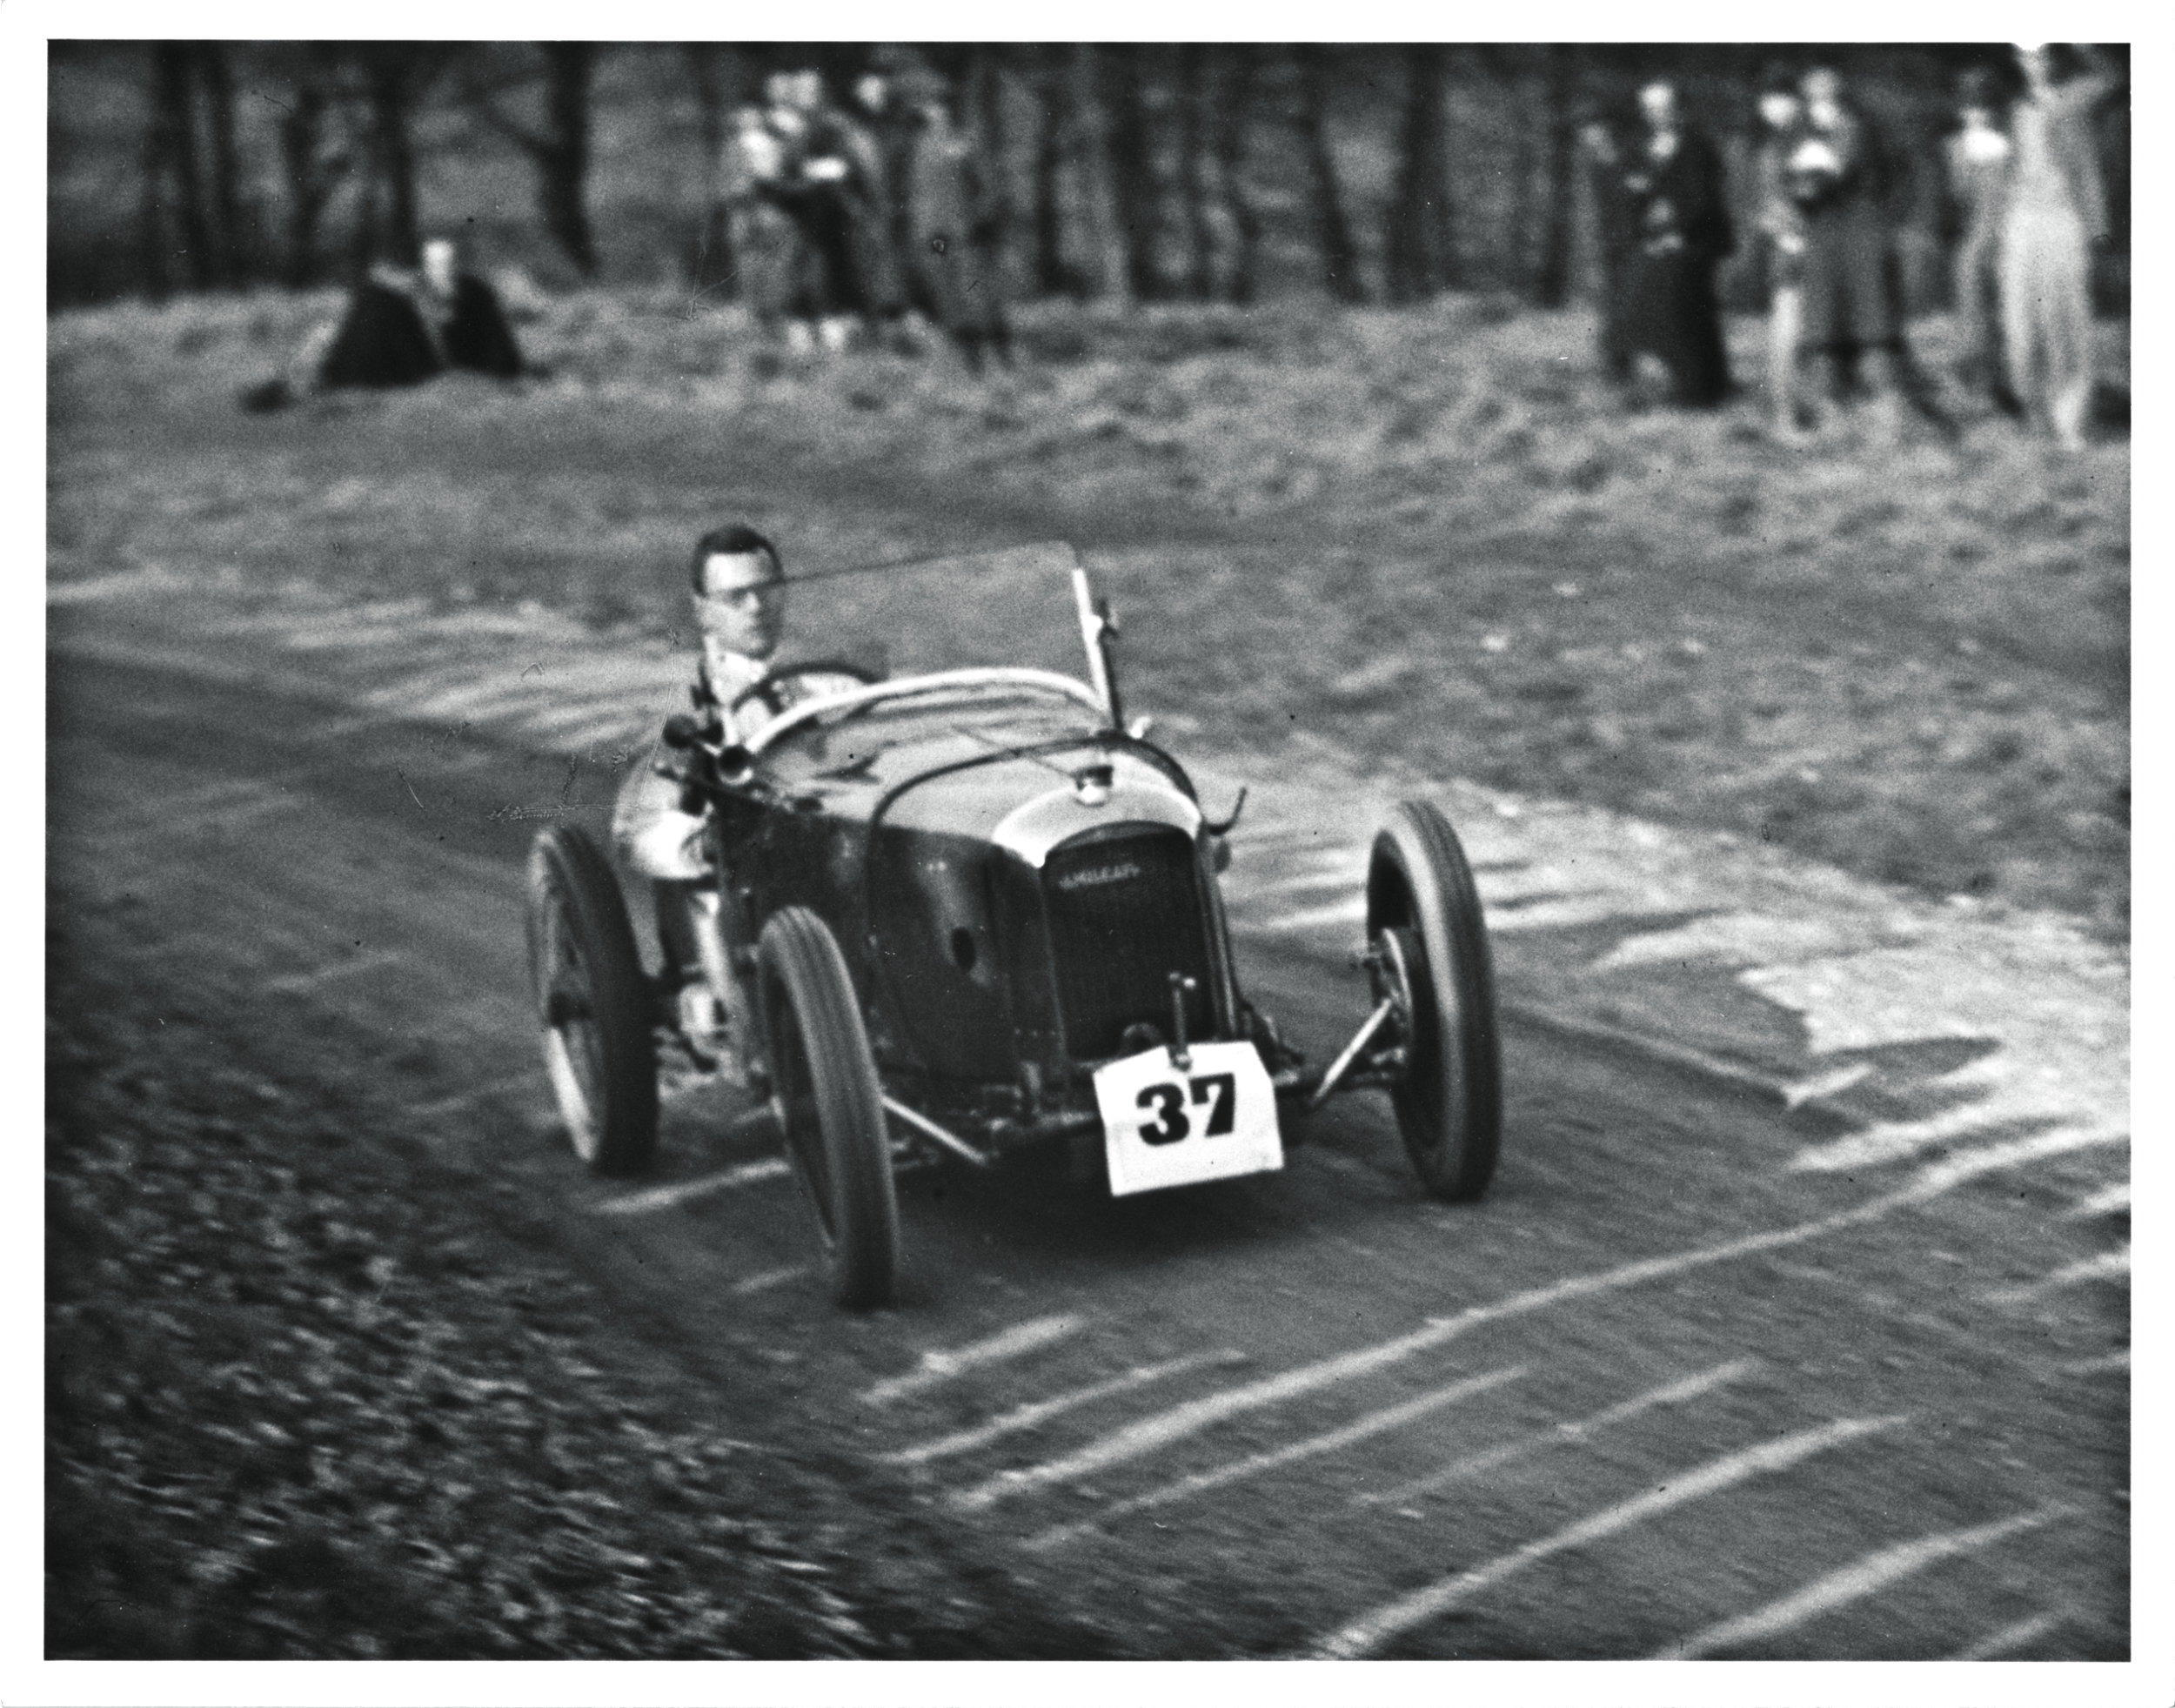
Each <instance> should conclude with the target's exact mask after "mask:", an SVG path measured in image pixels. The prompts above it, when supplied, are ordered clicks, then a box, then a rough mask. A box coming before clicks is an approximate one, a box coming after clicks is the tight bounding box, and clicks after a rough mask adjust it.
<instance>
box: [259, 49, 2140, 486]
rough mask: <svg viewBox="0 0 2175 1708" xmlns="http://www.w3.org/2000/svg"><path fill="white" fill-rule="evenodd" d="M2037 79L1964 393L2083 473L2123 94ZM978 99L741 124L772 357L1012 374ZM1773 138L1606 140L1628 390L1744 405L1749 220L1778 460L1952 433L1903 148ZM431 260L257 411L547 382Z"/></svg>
mask: <svg viewBox="0 0 2175 1708" xmlns="http://www.w3.org/2000/svg"><path fill="white" fill-rule="evenodd" d="M2013 57H2014V66H2015V75H2014V76H2013V77H2011V78H2007V79H2004V78H2002V77H1998V76H1997V75H1995V72H1994V70H1993V68H1992V66H1991V64H1980V65H1977V66H1974V67H1973V68H1971V70H1968V71H1967V72H1966V73H1965V74H1964V77H1962V79H1961V81H1960V83H1959V84H1958V89H1957V106H1956V117H1955V124H1954V127H1953V130H1952V131H1951V134H1950V135H1949V136H1948V137H1946V140H1945V144H1944V164H1945V167H1946V178H1947V183H1946V185H1945V193H1946V195H1947V197H1948V198H1949V200H1950V202H1951V205H1952V206H1953V207H1954V208H1955V209H1956V210H1957V211H1958V224H1959V226H1960V232H1959V241H1958V244H1957V245H1956V248H1955V251H1954V257H1955V258H1954V276H1953V278H1952V280H1951V285H1952V298H1953V303H1954V306H1955V310H1956V325H1957V327H1958V346H1957V350H1956V354H1955V361H1954V364H1953V373H1952V374H1951V380H1952V381H1953V383H1954V385H1956V386H1958V387H1960V388H1962V391H1963V392H1964V395H1965V396H1967V397H1971V396H1976V397H1978V398H1981V399H1984V400H1985V402H1986V403H1987V404H1988V405H1991V406H1992V407H1994V408H1998V409H1999V410H2001V411H2003V412H2005V413H2008V414H2010V415H2011V416H2014V417H2016V418H2018V419H2021V420H2027V421H2030V422H2031V423H2034V424H2036V425H2040V426H2042V427H2044V428H2045V430H2047V431H2049V432H2051V434H2052V435H2053V437H2054V438H2055V439H2058V441H2059V442H2060V443H2061V444H2062V445H2065V446H2070V447H2074V446H2076V445H2079V444H2081V443H2082V442H2083V439H2084V434H2085V424H2086V419H2087V416H2088V414H2089V412H2090V410H2091V402H2092V392H2093V383H2094V375H2093V365H2092V324H2091V248H2092V245H2093V244H2094V243H2095V242H2097V241H2098V240H2099V239H2100V238H2104V237H2105V235H2106V232H2107V229H2108V210H2107V204H2106V197H2105V190H2104V187H2103V185H2102V184H2101V181H2100V173H2099V166H2098V157H2097V152H2096V148H2095V143H2094V137H2093V135H2092V129H2091V126H2092V122H2093V114H2094V110H2095V108H2096V107H2097V106H2098V104H2099V103H2100V102H2101V101H2102V100H2103V99H2104V98H2105V97H2106V96H2107V95H2108V94H2109V93H2110V92H2111V90H2113V89H2114V87H2115V86H2116V84H2117V82H2118V78H2117V76H2116V74H2115V72H2114V71H2113V70H2111V68H2110V67H2109V66H2108V65H2107V64H2105V63H2104V62H2103V60H2102V59H2101V57H2099V56H2098V54H2097V52H2096V51H2094V50H2089V49H2080V50H2074V51H2073V53H2072V54H2071V56H2070V58H2069V61H2068V63H2067V67H2066V69H2067V71H2068V75H2066V76H2064V75H2060V74H2059V68H2058V60H2057V57H2056V50H2053V49H2051V48H2048V47H2045V46H2039V45H2021V46H2018V48H2016V49H2015V50H2014V56H2013ZM954 98H955V92H954V90H952V89H951V87H950V86H949V85H948V84H947V82H946V81H945V80H944V79H943V78H942V77H940V76H938V75H937V74H936V73H935V72H934V70H931V69H930V68H929V66H928V65H927V64H926V63H925V62H924V61H922V60H921V59H920V58H919V57H915V56H914V54H913V53H912V52H911V51H905V52H900V53H897V54H895V55H894V56H893V57H878V58H877V59H875V60H874V61H873V62H872V63H871V64H870V66H869V68H868V69H867V70H866V71H865V72H864V73H863V74H862V75H860V77H858V78H857V79H856V80H855V81H854V82H853V85H852V88H851V90H850V94H849V96H848V98H847V99H846V100H844V101H840V100H838V99H836V98H835V97H833V93H832V90H831V89H830V87H829V85H828V84H827V83H826V81H825V79H824V77H823V76H822V74H821V73H820V72H819V71H817V70H813V69H794V70H778V71H775V72H773V73H772V74H771V75H770V76H769V77H767V78H766V81H765V83H764V85H763V90H762V99H761V100H760V102H756V103H752V104H748V105H746V106H744V107H742V108H740V110H739V111H737V112H736V113H735V114H734V115H733V120H732V123H731V125H730V127H729V134H728V137H727V138H726V143H725V148H724V154H725V158H724V161H723V163H722V164H723V171H722V172H721V174H720V181H721V191H720V194H721V200H722V211H723V213H724V219H723V222H722V224H723V231H724V236H725V240H726V246H727V251H728V252H727V254H726V256H725V257H723V258H721V260H722V263H723V266H724V268H725V269H726V270H729V272H730V275H731V278H732V280H733V289H734V291H735V292H736V293H737V294H738V295H739V296H740V298H741V299H742V300H743V301H744V302H745V303H746V305H747V306H748V308H749V310H750V311H751V312H752V314H753V317H754V319H755V321H756V323H757V325H758V326H759V327H760V329H761V330H762V331H763V332H764V333H765V334H766V336H768V337H770V338H774V339H776V340H777V341H778V343H779V344H780V345H782V346H783V347H784V348H785V349H786V350H787V351H788V352H793V353H794V354H796V355H804V356H811V357H813V356H815V355H818V354H820V353H822V352H835V351H841V350H845V349H847V348H848V347H851V346H853V345H857V344H868V343H873V344H881V345H887V346H889V347H892V348H893V349H899V350H902V351H907V352H913V351H918V350H920V349H921V348H923V347H924V346H925V345H927V343H928V342H929V341H930V339H931V337H932V335H933V334H936V335H940V336H941V337H942V338H946V339H947V340H948V341H949V342H950V343H951V344H952V345H953V346H954V347H955V348H956V349H957V350H958V352H960V355H961V356H962V357H963V358H965V360H966V361H967V364H968V365H970V366H971V367H972V368H974V370H975V371H976V372H980V370H981V369H982V367H983V366H984V365H985V363H986V362H987V361H988V360H990V359H992V358H994V359H995V360H997V361H999V362H1001V363H1005V364H1007V365H1008V364H1009V363H1010V361H1011V338H1010V332H1009V328H1008V323H1007V316H1006V310H1005V304H1004V299H1003V268H1002V265H1001V258H1000V256H999V254H998V252H997V244H996V224H997V222H996V217H995V208H994V203H993V199H992V198H991V197H990V196H989V195H988V193H987V186H986V185H985V184H984V183H983V182H982V180H981V171H980V150H979V148H978V147H977V146H976V144H975V142H974V138H973V137H971V136H970V135H968V134H967V132H966V131H964V130H963V129H962V128H961V126H960V124H959V122H958V120H957V118H956V117H954V107H953V102H954ZM1757 126H1758V137H1759V140H1758V143H1757V149H1756V151H1754V153H1753V155H1752V156H1751V158H1750V173H1751V177H1752V179H1753V182H1751V183H1750V184H1744V185H1741V186H1739V188H1740V191H1744V192H1749V193H1747V194H1741V195H1740V196H1738V197H1736V198H1733V197H1732V195H1731V194H1730V182H1729V178H1730V174H1729V172H1728V171H1726V170H1725V163H1724V158H1723V154H1722V152H1721V151H1720V150H1718V149H1717V146H1716V144H1715V143H1714V141H1713V140H1712V138H1711V137H1709V136H1708V135H1707V133H1706V132H1705V131H1703V129H1702V128H1701V126H1700V125H1699V124H1697V122H1695V121H1694V120H1693V119H1692V118H1690V117H1689V116H1688V115H1687V113H1686V111H1685V110H1684V106H1683V102H1682V100H1681V98H1680V94H1679V90H1678V89H1677V87H1676V84H1674V83H1673V82H1672V81H1671V80H1670V79H1668V78H1666V77H1661V78H1655V79H1652V80H1650V81H1649V82H1648V83H1647V84H1645V85H1644V86H1643V87H1642V88H1640V89H1639V90H1638V91H1637V97H1636V104H1635V105H1633V106H1631V107H1629V108H1627V110H1626V111H1623V112H1622V113H1607V112H1604V113H1601V114H1597V115H1596V116H1595V117H1593V118H1592V120H1591V122H1589V124H1587V125H1586V126H1585V128H1584V131H1583V148H1584V151H1585V157H1586V160H1587V164H1588V166H1589V171H1590V175H1591V176H1590V184H1591V187H1592V190H1593V198H1592V201H1593V208H1594V212H1595V218H1596V237H1597V239H1598V242H1597V245H1596V248H1597V252H1598V255H1599V258H1600V260H1601V264H1602V267H1601V271H1602V273H1603V278H1602V281H1601V284H1602V298H1603V313H1602V317H1601V320H1602V337H1601V343H1602V358H1603V365H1604V366H1605V367H1606V369H1607V371H1608V372H1609V373H1610V376H1611V377H1612V378H1616V379H1617V380H1619V381H1623V382H1627V383H1628V382H1631V381H1633V380H1634V379H1635V378H1638V376H1639V374H1640V372H1641V370H1642V369H1643V368H1644V369H1648V370H1654V371H1658V372H1659V373H1660V374H1661V375H1663V376H1664V377H1665V378H1666V382H1667V384H1668V385H1669V388H1670V394H1671V395H1672V396H1673V397H1674V399H1676V401H1677V402H1680V403H1683V404H1685V405H1694V406H1711V405H1717V404H1719V403H1721V402H1722V401H1723V399H1726V398H1727V397H1729V396H1730V394H1731V392H1732V390H1733V387H1732V384H1731V378H1730V361H1729V356H1728V352H1727V347H1726V345H1725V343H1724V340H1723V328H1722V310H1721V301H1720V298H1719V295H1718V293H1717V282H1716V276H1717V268H1718V267H1719V266H1720V265H1721V263H1722V262H1723V259H1724V258H1726V257H1728V256H1729V255H1730V254H1731V253H1732V252H1733V251H1735V250H1736V248H1737V231H1736V229H1735V227H1736V224H1737V222H1736V221H1733V219H1732V215H1731V209H1732V207H1733V206H1737V207H1743V206H1747V205H1749V206H1750V207H1751V208H1752V209H1753V210H1754V212H1753V218H1752V224H1753V227H1754V229H1753V231H1752V233H1751V234H1750V235H1751V237H1752V238H1753V240H1754V249H1755V256H1754V258H1755V259H1756V261H1757V267H1758V274H1759V277H1760V278H1761V279H1762V280H1763V284H1764V287H1765V294H1766V299H1767V305H1768V310H1769V323H1770V331H1769V360H1768V364H1767V372H1766V377H1765V386H1764V390H1765V393H1766V405H1767V410H1768V413H1769V415H1770V420H1771V423H1772V426H1773V431H1774V432H1775V434H1776V435H1777V437H1778V438H1780V439H1784V440H1789V441H1792V442H1795V441H1797V440H1800V439H1804V437H1805V436H1806V434H1807V432H1808V431H1809V430H1811V429H1814V428H1817V426H1818V425H1821V423H1822V422H1823V421H1824V420H1825V419H1828V418H1829V416H1830V413H1831V412H1832V411H1833V410H1834V409H1835V407H1836V406H1837V404H1838V402H1840V401H1841V400H1843V399H1853V400H1855V404H1856V406H1857V407H1858V408H1860V409H1862V410H1863V412H1864V414H1865V415H1866V417H1867V418H1868V419H1869V421H1870V423H1871V430H1872V432H1874V434H1875V436H1876V437H1877V438H1880V439H1894V438H1895V437H1896V436H1897V434H1898V433H1899V432H1901V430H1902V425H1903V421H1904V412H1905V411H1907V410H1911V409H1916V410H1917V412H1920V413H1921V414H1922V415H1924V417H1925V418H1927V419H1929V420H1931V421H1933V422H1935V423H1936V424H1937V425H1939V426H1940V427H1941V428H1943V429H1944V431H1948V430H1952V426H1953V418H1952V412H1951V410H1950V408H1949V407H1948V405H1946V404H1945V403H1944V400H1943V396H1944V389H1945V388H1944V386H1943V385H1940V384H1938V383H1937V379H1936V377H1935V376H1933V375H1932V374H1931V373H1929V372H1928V371H1927V370H1926V368H1925V367H1924V365H1922V364H1920V363H1918V362H1917V361H1914V360H1913V359H1912V352H1911V349H1910V347H1909V345H1908V344H1907V342H1906V340H1905V338H1904V325H1905V315H1904V288H1903V277H1902V275H1903V268H1902V266H1901V265H1900V263H1901V255H1900V251H1899V244H1898V236H1899V231H1898V225H1899V220H1898V216H1897V200H1898V197H1897V189H1898V185H1899V184H1900V182H1901V181H1902V179H1903V178H1904V176H1905V172H1904V164H1903V162H1902V160H1901V158H1900V157H1899V155H1898V151H1897V149H1896V147H1895V145H1894V139H1893V138H1892V137H1888V136H1885V135H1884V133H1883V127H1882V125H1881V124H1880V123H1879V122H1878V121H1877V119H1876V118H1875V117H1873V115H1872V114H1871V112H1869V111H1868V110H1867V109H1866V107H1865V106H1864V104H1861V103H1860V102H1859V101H1857V99H1855V98H1854V97H1853V94H1852V91H1851V90H1850V89H1849V87H1848V86H1847V85H1846V84H1845V81H1844V78H1843V77H1842V76H1841V74H1840V73H1839V72H1838V71H1837V70H1836V69H1835V68H1834V67H1833V66H1831V65H1828V64H1810V65H1807V66H1804V67H1792V66H1785V65H1780V64H1778V65H1777V66H1775V67H1772V68H1770V71H1769V72H1768V74H1767V75H1766V76H1765V77H1763V79H1762V82H1761V84H1760V87H1759V90H1758V94H1757ZM425 251H426V252H425V265H423V266H422V267H421V268H420V269H419V270H417V271H412V272H411V271H401V270H398V269H392V268H387V267H383V266H380V267H378V268H375V269H373V270H372V271H371V275H370V277H369V278H366V279H365V281H364V282H363V283H362V284H361V285H359V286H358V289H357V291H356V293H355V294H354V296H353V297H352V298H351V301H350V304H349V307H348V310H347V312H346V314H345V317H344V318H343V319H342V321H341V322H340V323H339V324H338V325H336V326H328V327H326V328H325V329H323V330H322V332H320V333H319V335H318V338H317V339H316V340H314V341H313V343H312V345H311V346H310V347H309V348H308V349H307V350H305V352H304V353H303V355H302V356H301V357H300V358H298V361H297V363H296V365H294V367H293V368H292V369H291V373H290V376H289V378H288V380H287V381H286V382H284V383H282V384H275V385H271V386H267V387H261V388H258V392H257V393H252V396H255V397H258V400H259V402H260V403H262V404H271V405H276V404H277V403H278V401H281V400H283V399H284V397H286V396H291V395H293V394H294V393H295V392H298V391H300V390H304V389H311V388H314V387H315V386H317V385H344V384H345V385H386V384H401V383H405V382H407V381H410V380H412V379H416V378H427V377H428V376H429V375H430V374H432V373H433V372H440V371H442V370H444V369H445V368H455V367H467V368H475V369H479V370H481V371H483V372H492V373H498V374H502V375H510V374H512V373H516V372H519V371H520V367H521V361H520V357H519V352H518V351H517V350H516V348H515V346H514V343H513V339H512V333H511V332H510V330H509V329H508V327H507V325H506V321H505V316H504V315H503V314H502V313H501V312H500V311H499V304H498V302H497V300H496V298H495V297H494V296H493V293H492V289H491V287H490V286H489V285H486V284H485V282H484V281H483V280H481V279H480V278H477V277H475V276H473V275H472V274H470V273H469V272H468V271H465V269H464V268H462V267H460V265H458V258H457V257H456V255H455V254H454V251H452V247H451V245H450V244H447V243H445V242H444V241H442V240H441V241H437V242H434V243H432V244H427V245H425ZM1949 395H1950V396H1951V397H1953V395H1954V393H1953V392H1950V393H1949Z"/></svg>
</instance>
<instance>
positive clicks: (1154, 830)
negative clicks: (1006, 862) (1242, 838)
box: [1042, 826, 1215, 1062]
mask: <svg viewBox="0 0 2175 1708" xmlns="http://www.w3.org/2000/svg"><path fill="white" fill-rule="evenodd" d="M1042 894H1043V901H1044V905H1045V907H1046V908H1047V911H1048V917H1049V922H1050V960H1051V964H1052V969H1053V972H1054V976H1055V979H1056V985H1057V1006H1058V1013H1059V1015H1060V1016H1061V1023H1062V1024H1063V1027H1064V1031H1065V1045H1066V1050H1067V1054H1068V1055H1071V1056H1072V1058H1073V1059H1074V1061H1076V1062H1085V1061H1094V1060H1099V1059H1101V1058H1103V1057H1107V1056H1113V1055H1119V1054H1121V1052H1122V1051H1123V1049H1124V1043H1123V1039H1124V1035H1125V1029H1126V1028H1127V1027H1128V1026H1131V1025H1133V1024H1134V1023H1135V1022H1136V1021H1148V1022H1149V1023H1151V1024H1153V1025H1154V1027H1155V1028H1157V1031H1158V1033H1159V1035H1168V1033H1169V1030H1170V975H1171V974H1172V973H1174V972H1178V973H1183V974H1184V975H1186V976H1187V977H1188V978H1190V979H1192V980H1193V981H1195V985H1196V987H1197V988H1196V989H1195V993H1194V995H1192V997H1191V998H1189V999H1188V1004H1187V1010H1186V1034H1187V1035H1188V1037H1195V1038H1198V1037H1205V1036H1208V1035H1209V1034H1210V1031H1211V1026H1212V1022H1211V1019H1210V1016H1211V1015H1213V1014H1214V1012H1215V1010H1214V1008H1213V1006H1212V1004H1211V1001H1210V995H1209V975H1208V928H1207V922H1206V921H1205V920H1204V919H1203V918H1202V916H1201V890H1200V882H1199V879H1198V876H1197V872H1196V867H1195V859H1194V845H1193V841H1192V840H1191V839H1190V838H1189V837H1188V836H1187V835H1186V834H1185V833H1184V832H1182V831H1179V830H1174V829H1170V828H1168V827H1163V826H1156V827H1146V826H1142V827H1131V826H1114V827H1111V828H1110V829H1109V830H1107V831H1098V832H1094V833H1093V834H1091V835H1089V836H1087V837H1082V838H1078V839H1076V840H1074V841H1070V842H1067V843H1065V844H1064V845H1063V846H1062V847H1058V848H1056V849H1054V851H1052V853H1051V854H1050V855H1049V857H1048V859H1047V861H1046V862H1045V863H1044V865H1043V868H1042Z"/></svg>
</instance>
